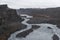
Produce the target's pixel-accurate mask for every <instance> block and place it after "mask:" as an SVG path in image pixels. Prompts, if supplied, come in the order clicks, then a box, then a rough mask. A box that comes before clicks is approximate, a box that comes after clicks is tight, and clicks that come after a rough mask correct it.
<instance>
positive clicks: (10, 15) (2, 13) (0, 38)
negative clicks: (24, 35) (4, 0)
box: [0, 5, 26, 40]
mask: <svg viewBox="0 0 60 40" xmlns="http://www.w3.org/2000/svg"><path fill="white" fill-rule="evenodd" d="M22 20H23V19H21V17H20V16H18V15H17V12H16V9H10V8H8V7H7V5H0V40H7V38H8V37H9V35H10V34H11V33H13V32H15V31H17V30H21V29H24V28H26V26H25V25H23V24H21V23H20V22H21V21H22Z"/></svg>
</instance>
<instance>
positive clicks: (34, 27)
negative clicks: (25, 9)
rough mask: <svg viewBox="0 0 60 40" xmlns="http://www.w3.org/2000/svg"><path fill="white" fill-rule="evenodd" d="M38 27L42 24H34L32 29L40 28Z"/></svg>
mask: <svg viewBox="0 0 60 40" xmlns="http://www.w3.org/2000/svg"><path fill="white" fill-rule="evenodd" d="M38 28H40V26H38V25H32V29H38Z"/></svg>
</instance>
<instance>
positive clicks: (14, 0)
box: [0, 0, 60, 9]
mask: <svg viewBox="0 0 60 40" xmlns="http://www.w3.org/2000/svg"><path fill="white" fill-rule="evenodd" d="M0 4H8V7H10V8H14V9H18V8H49V7H60V0H0Z"/></svg>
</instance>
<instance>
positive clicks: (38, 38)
mask: <svg viewBox="0 0 60 40" xmlns="http://www.w3.org/2000/svg"><path fill="white" fill-rule="evenodd" d="M23 15H24V14H23ZM25 16H26V17H24V18H23V19H24V21H22V22H21V23H22V24H24V25H27V28H25V29H22V30H19V31H16V32H14V33H12V34H11V35H10V37H9V38H8V40H53V39H52V36H53V35H54V34H56V35H57V36H58V37H59V38H60V29H58V28H57V27H56V26H57V25H53V24H47V23H41V24H28V23H27V21H29V20H30V18H32V17H30V16H29V15H25ZM27 17H28V18H27ZM32 25H38V26H40V28H38V29H37V30H34V31H33V32H32V33H30V34H29V35H28V36H27V37H26V38H16V35H17V34H19V33H21V32H23V31H25V30H28V29H30V28H31V27H32ZM47 27H51V28H52V29H48V28H47ZM59 40H60V39H59Z"/></svg>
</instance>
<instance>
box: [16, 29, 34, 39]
mask: <svg viewBox="0 0 60 40" xmlns="http://www.w3.org/2000/svg"><path fill="white" fill-rule="evenodd" d="M31 32H33V29H29V30H26V31H23V32H21V33H19V34H17V35H16V37H17V38H25V37H26V36H27V35H29V34H30V33H31Z"/></svg>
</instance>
